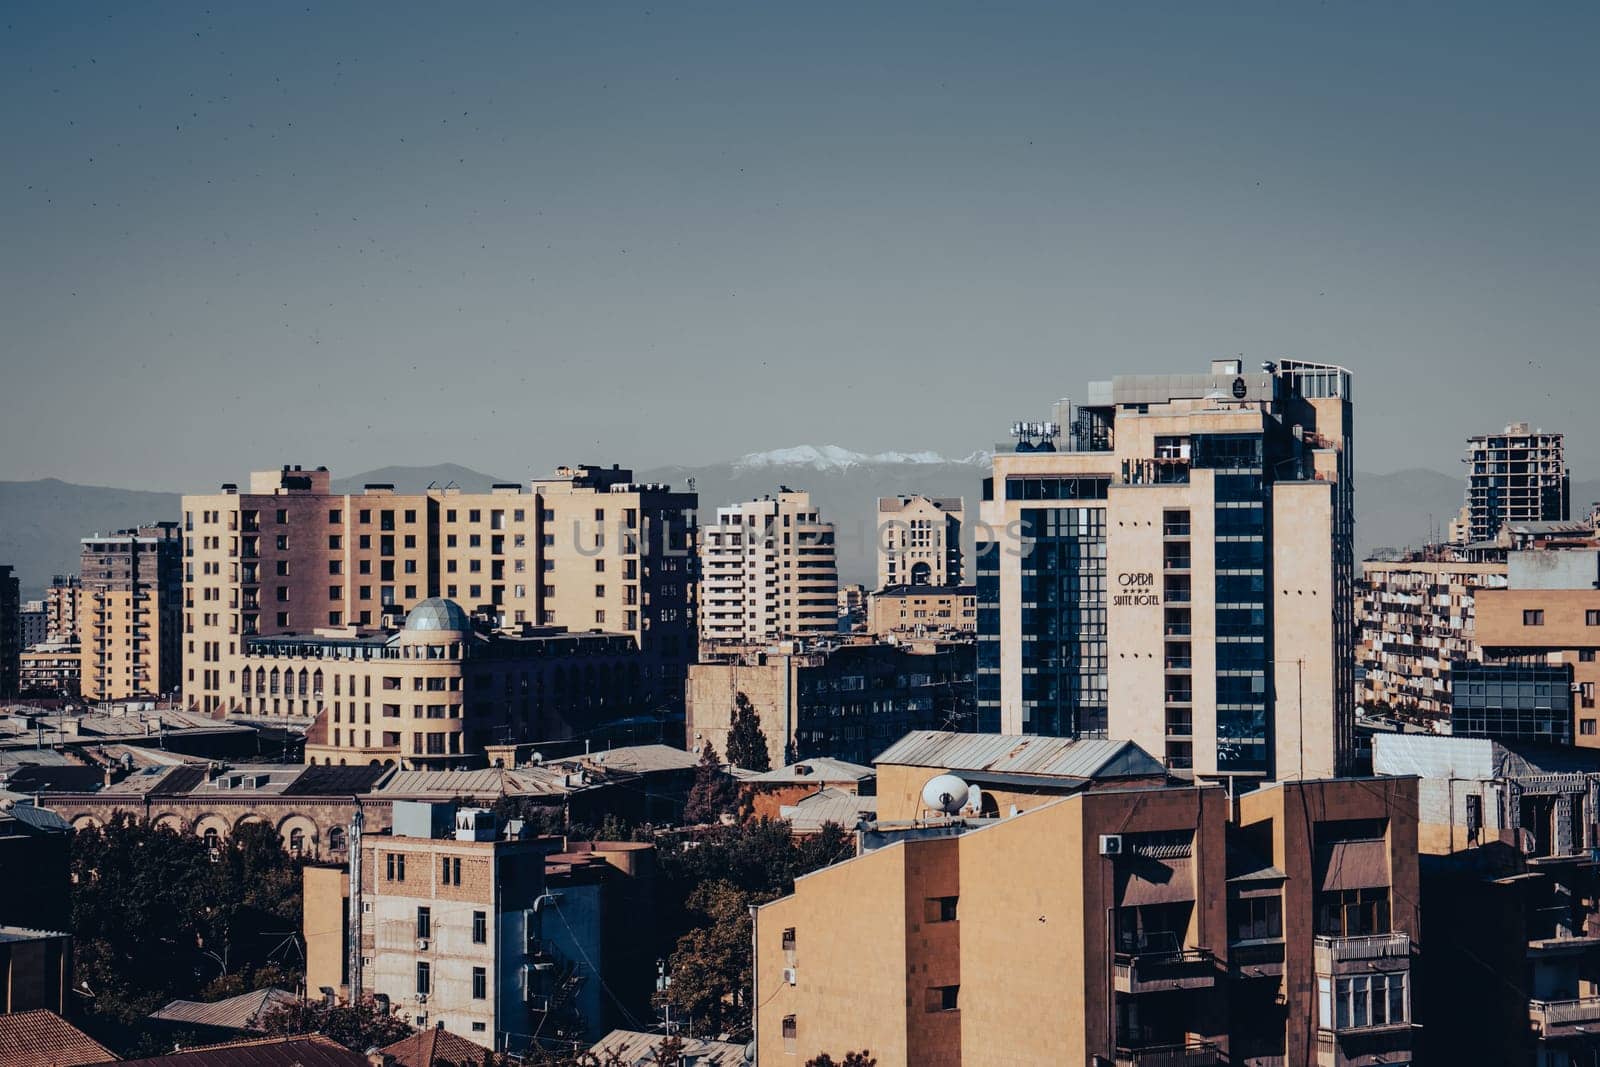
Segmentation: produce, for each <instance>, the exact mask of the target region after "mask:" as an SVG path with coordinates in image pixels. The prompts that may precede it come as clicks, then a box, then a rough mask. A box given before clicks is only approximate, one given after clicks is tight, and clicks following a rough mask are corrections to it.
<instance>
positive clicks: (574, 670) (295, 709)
mask: <svg viewBox="0 0 1600 1067" xmlns="http://www.w3.org/2000/svg"><path fill="white" fill-rule="evenodd" d="M243 649H244V652H243V655H241V656H239V657H237V669H238V672H239V678H240V685H239V689H238V692H237V694H236V696H237V698H238V701H239V710H240V712H241V713H242V714H244V715H251V716H271V717H282V716H290V717H300V718H306V719H312V720H315V721H314V723H313V725H312V726H311V727H310V730H309V732H308V733H307V736H306V747H305V760H306V762H307V763H323V764H351V765H355V764H398V765H401V766H405V767H408V768H427V767H443V766H459V765H461V764H462V763H463V762H468V759H467V757H473V759H472V760H471V761H472V762H481V759H482V757H483V755H484V752H485V750H486V749H487V748H488V747H489V746H491V745H496V744H501V745H503V744H519V743H524V742H535V741H559V740H570V739H572V738H575V737H587V736H591V735H594V734H597V733H598V732H600V731H602V730H603V729H604V727H605V725H606V724H607V723H608V722H611V721H616V720H621V719H625V718H628V717H629V716H631V715H634V714H637V713H638V711H639V708H640V706H641V683H642V679H641V669H640V658H641V657H640V655H639V651H638V648H637V647H636V646H635V645H634V643H633V641H632V639H630V638H628V637H627V636H625V635H623V634H605V633H577V634H575V633H569V632H567V631H563V630H556V629H554V628H550V627H545V628H542V629H541V628H536V627H533V626H528V625H524V627H523V628H522V629H521V631H519V632H517V633H508V632H503V631H490V632H485V633H479V632H477V631H476V630H475V629H474V627H473V624H472V620H471V619H470V618H469V617H468V616H467V613H466V612H465V611H464V610H462V608H461V607H460V605H458V604H456V603H455V601H453V600H445V599H430V600H424V601H423V602H422V603H421V604H419V605H417V606H416V607H415V608H412V609H411V611H410V613H409V614H408V615H407V616H406V618H405V624H404V626H403V627H401V628H399V629H397V630H358V629H357V628H355V627H353V626H352V627H344V628H343V629H342V630H340V629H336V628H324V629H321V630H317V631H313V632H312V633H309V634H297V633H284V634H275V635H272V636H269V637H261V636H256V637H247V638H245V639H244V642H243ZM230 669H233V667H232V665H231V664H230Z"/></svg>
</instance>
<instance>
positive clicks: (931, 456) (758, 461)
mask: <svg viewBox="0 0 1600 1067" xmlns="http://www.w3.org/2000/svg"><path fill="white" fill-rule="evenodd" d="M979 456H980V453H974V454H973V455H971V456H968V457H966V458H964V459H959V460H950V459H946V458H945V457H944V456H941V455H940V454H939V453H937V452H872V453H868V452H855V451H852V450H851V449H848V448H841V447H839V446H838V445H820V446H819V445H796V446H795V447H793V448H778V449H773V450H772V451H770V452H749V453H746V454H745V455H743V456H740V457H739V458H738V459H736V460H734V461H733V465H734V467H735V468H736V469H739V470H759V469H762V468H767V467H804V468H808V469H810V470H818V471H827V470H848V469H850V468H851V467H862V466H891V465H905V466H909V465H915V464H930V463H975V462H978V457H979Z"/></svg>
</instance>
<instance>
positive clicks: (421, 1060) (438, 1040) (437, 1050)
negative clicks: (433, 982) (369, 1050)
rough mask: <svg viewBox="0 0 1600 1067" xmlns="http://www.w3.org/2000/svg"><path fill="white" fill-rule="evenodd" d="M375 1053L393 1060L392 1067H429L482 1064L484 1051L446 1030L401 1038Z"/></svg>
mask: <svg viewBox="0 0 1600 1067" xmlns="http://www.w3.org/2000/svg"><path fill="white" fill-rule="evenodd" d="M378 1051H380V1052H383V1053H385V1054H387V1055H390V1056H393V1057H394V1062H395V1067H433V1065H434V1062H435V1061H436V1060H445V1061H448V1062H450V1063H455V1064H477V1063H482V1062H483V1054H484V1053H485V1052H487V1051H488V1048H487V1047H486V1046H483V1045H479V1044H476V1043H475V1042H472V1041H468V1040H467V1039H466V1038H464V1037H462V1036H460V1035H459V1034H452V1033H451V1032H450V1031H448V1030H439V1029H433V1030H424V1031H422V1032H421V1033H419V1034H412V1035H411V1036H410V1037H402V1038H401V1039H400V1040H399V1041H396V1042H395V1043H394V1044H392V1045H387V1046H385V1047H384V1048H381V1049H379V1050H378Z"/></svg>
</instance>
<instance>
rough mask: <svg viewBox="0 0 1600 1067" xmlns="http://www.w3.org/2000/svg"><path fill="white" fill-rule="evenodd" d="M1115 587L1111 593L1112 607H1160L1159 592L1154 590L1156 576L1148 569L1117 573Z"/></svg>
mask: <svg viewBox="0 0 1600 1067" xmlns="http://www.w3.org/2000/svg"><path fill="white" fill-rule="evenodd" d="M1117 588H1118V589H1119V590H1120V592H1117V593H1114V594H1112V597H1111V606H1112V607H1114V608H1134V607H1152V608H1153V607H1160V606H1161V594H1160V593H1158V592H1156V576H1155V575H1154V574H1152V573H1150V572H1149V571H1124V572H1123V573H1121V574H1119V575H1117Z"/></svg>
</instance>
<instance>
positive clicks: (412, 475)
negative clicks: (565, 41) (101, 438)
mask: <svg viewBox="0 0 1600 1067" xmlns="http://www.w3.org/2000/svg"><path fill="white" fill-rule="evenodd" d="M988 463H989V456H988V454H987V453H974V454H972V455H970V456H964V457H962V458H960V459H950V458H947V457H944V456H941V455H939V454H938V453H935V452H880V453H863V452H854V451H851V450H849V449H846V448H840V447H839V446H837V445H822V446H812V445H801V446H799V447H795V448H784V449H777V450H774V451H771V452H753V453H750V454H748V455H744V456H740V457H739V458H737V459H734V460H729V461H727V462H723V463H711V464H704V465H701V466H668V467H652V468H647V469H638V470H637V471H636V472H635V473H636V477H637V478H638V479H639V480H640V481H646V482H670V483H671V484H672V485H674V486H675V487H678V488H686V487H687V485H688V482H689V481H690V480H691V479H693V481H694V487H695V490H696V492H698V493H699V494H700V502H701V514H702V519H709V518H710V517H711V516H712V515H713V514H714V513H715V511H716V508H717V506H718V505H720V504H729V503H733V502H735V501H739V500H748V499H753V498H756V497H759V496H761V495H762V494H764V493H774V492H777V490H778V488H779V487H780V486H784V485H787V486H788V487H790V488H792V489H805V490H809V491H810V492H811V495H812V497H813V499H814V500H815V501H816V503H817V506H818V508H819V509H820V510H821V512H822V514H823V516H824V517H825V518H828V519H830V520H832V521H833V522H834V523H836V524H837V525H838V527H839V576H840V580H841V581H845V582H863V583H867V584H871V583H872V581H873V580H874V575H875V573H876V565H875V563H874V551H873V541H872V524H873V517H874V513H875V510H876V506H877V504H876V502H877V498H878V497H880V496H894V495H896V494H899V493H924V494H927V495H929V496H960V497H964V498H966V501H967V507H968V508H969V509H975V508H976V505H977V501H978V494H979V490H980V485H981V481H982V478H983V477H984V473H985V471H986V470H987V469H988ZM533 473H534V472H528V473H525V474H523V475H521V476H520V477H497V476H494V475H489V474H484V473H482V472H481V471H476V470H473V469H471V468H470V467H462V466H459V465H457V464H453V463H442V464H437V465H435V466H431V467H384V468H382V469H381V470H375V471H367V472H366V473H364V474H355V475H351V476H350V477H348V478H340V479H337V480H335V481H334V482H333V487H334V489H335V491H337V492H360V491H361V487H362V486H363V485H366V484H369V483H387V484H392V485H394V487H395V488H396V490H398V491H399V492H416V491H420V490H422V489H425V488H426V487H427V486H429V485H437V486H444V485H448V484H451V483H454V484H456V485H458V486H460V487H461V488H462V489H463V490H465V491H467V492H482V491H486V490H488V489H489V487H490V486H492V485H494V484H495V483H497V482H526V481H527V479H528V478H529V477H531V476H532V474H533ZM1461 499H1462V483H1461V480H1460V478H1458V477H1454V476H1451V475H1448V474H1444V473H1441V472H1440V471H1435V470H1424V469H1416V468H1414V469H1410V470H1402V471H1395V472H1394V473H1392V474H1357V475H1356V551H1357V554H1358V555H1361V556H1364V555H1367V554H1369V553H1371V552H1373V551H1374V550H1377V549H1382V548H1401V547H1404V546H1407V545H1415V544H1420V543H1422V542H1423V541H1424V540H1426V539H1427V537H1428V531H1429V525H1430V522H1431V524H1432V525H1433V527H1434V528H1435V529H1436V530H1441V531H1442V530H1443V528H1444V527H1445V526H1446V525H1447V524H1448V523H1449V521H1450V519H1451V517H1452V516H1454V515H1455V513H1456V511H1457V510H1458V509H1459V508H1460V506H1461ZM1594 500H1600V481H1586V482H1575V483H1573V486H1572V501H1573V510H1574V512H1575V513H1581V512H1583V511H1584V510H1586V509H1587V506H1588V504H1589V503H1590V502H1591V501H1594ZM181 508H182V506H181V503H180V496H179V494H177V493H152V492H139V491H135V490H130V489H116V488H109V487H104V486H90V485H74V484H72V483H70V482H63V481H59V480H57V479H54V478H45V479H42V480H39V481H31V482H0V563H9V564H12V565H13V566H14V567H15V568H16V573H17V575H18V577H19V578H20V579H21V581H22V587H23V596H24V597H25V598H31V597H36V596H38V595H40V593H41V592H42V590H43V589H44V587H45V586H46V585H47V584H48V583H49V581H50V576H51V575H52V574H75V573H77V570H78V540H79V538H82V537H84V536H86V535H88V534H92V533H105V532H108V531H110V530H115V529H121V528H124V527H128V526H134V525H137V524H139V523H142V522H155V521H159V520H161V519H168V520H176V519H177V518H179V513H180V511H181Z"/></svg>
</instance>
